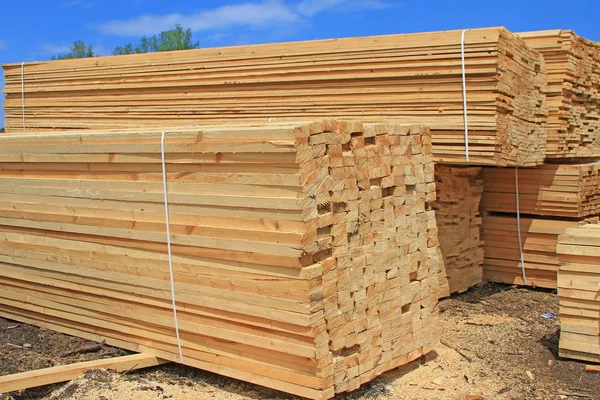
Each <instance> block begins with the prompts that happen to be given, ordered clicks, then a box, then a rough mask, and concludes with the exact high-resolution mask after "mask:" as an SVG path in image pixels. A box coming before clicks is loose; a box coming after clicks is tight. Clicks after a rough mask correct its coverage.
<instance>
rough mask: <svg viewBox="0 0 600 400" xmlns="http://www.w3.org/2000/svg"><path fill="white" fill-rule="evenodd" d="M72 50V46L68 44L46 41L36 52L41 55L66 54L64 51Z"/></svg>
mask: <svg viewBox="0 0 600 400" xmlns="http://www.w3.org/2000/svg"><path fill="white" fill-rule="evenodd" d="M70 51H71V46H70V45H68V44H53V43H46V44H43V45H41V46H40V49H39V51H37V52H36V54H39V55H48V54H50V55H58V54H64V53H68V52H70Z"/></svg>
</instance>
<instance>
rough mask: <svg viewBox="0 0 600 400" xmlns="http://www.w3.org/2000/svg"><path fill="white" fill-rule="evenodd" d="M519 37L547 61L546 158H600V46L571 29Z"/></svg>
mask: <svg viewBox="0 0 600 400" xmlns="http://www.w3.org/2000/svg"><path fill="white" fill-rule="evenodd" d="M518 35H519V36H521V37H522V38H523V39H524V40H525V42H526V43H527V45H528V46H530V47H531V48H533V49H536V50H538V51H539V52H540V53H541V54H542V55H543V57H544V60H545V61H546V67H547V70H548V84H547V89H546V96H547V103H548V149H547V155H546V157H547V158H549V159H559V160H560V159H562V158H565V157H578V158H579V157H600V90H598V88H599V87H600V67H599V65H600V44H598V43H596V42H592V41H590V40H587V39H584V38H582V37H580V36H577V35H576V34H575V32H573V31H570V30H551V31H536V32H524V33H519V34H518Z"/></svg>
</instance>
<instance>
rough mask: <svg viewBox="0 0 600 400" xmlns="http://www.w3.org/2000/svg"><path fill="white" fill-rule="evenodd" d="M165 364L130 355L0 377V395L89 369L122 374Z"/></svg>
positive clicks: (63, 379)
mask: <svg viewBox="0 0 600 400" xmlns="http://www.w3.org/2000/svg"><path fill="white" fill-rule="evenodd" d="M165 362H167V361H165V360H161V359H160V358H158V357H156V356H155V355H152V354H132V355H129V356H122V357H114V358H108V359H102V360H93V361H85V362H79V363H75V364H67V365H59V366H55V367H51V368H44V369H38V370H34V371H27V372H22V373H19V374H12V375H5V376H0V393H8V392H15V391H17V390H24V389H30V388H34V387H39V386H44V385H50V384H53V383H60V382H66V381H70V380H72V379H75V378H77V377H79V376H80V375H81V374H83V373H85V372H86V371H89V370H91V369H112V370H115V371H117V372H123V371H132V370H136V369H141V368H148V367H154V366H157V365H160V364H164V363H165Z"/></svg>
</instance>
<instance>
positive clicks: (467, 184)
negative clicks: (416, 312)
mask: <svg viewBox="0 0 600 400" xmlns="http://www.w3.org/2000/svg"><path fill="white" fill-rule="evenodd" d="M435 188H436V194H437V196H436V201H435V202H434V203H433V205H432V206H433V209H434V210H435V219H436V222H437V226H438V231H439V237H440V249H441V251H442V256H443V261H444V263H443V264H442V268H440V297H447V296H450V294H452V293H460V292H464V291H466V290H467V289H469V288H470V287H472V286H475V285H477V284H478V283H481V281H482V269H481V265H482V264H483V241H482V240H481V216H480V215H479V202H480V200H481V193H482V191H483V181H482V179H481V168H480V167H452V166H444V165H439V164H438V165H436V166H435Z"/></svg>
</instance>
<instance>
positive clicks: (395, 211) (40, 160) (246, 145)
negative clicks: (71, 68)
mask: <svg viewBox="0 0 600 400" xmlns="http://www.w3.org/2000/svg"><path fill="white" fill-rule="evenodd" d="M162 135H163V133H162V132H161V130H158V129H155V128H139V129H130V130H119V131H77V132H62V133H59V132H55V133H52V134H38V135H33V134H32V135H5V136H0V199H1V202H0V284H1V286H2V290H1V291H0V315H2V316H4V317H8V318H12V319H15V320H18V321H23V322H28V323H33V324H35V325H39V326H44V327H48V328H51V329H55V330H58V331H62V332H65V333H69V334H73V335H77V336H82V337H86V338H89V339H94V340H101V339H105V340H106V341H107V343H109V344H112V345H116V346H120V347H123V348H126V349H130V350H134V351H144V350H149V351H152V352H155V353H156V354H157V355H158V356H159V357H162V358H165V359H168V360H174V361H183V362H184V363H185V364H186V365H192V366H195V367H198V368H202V369H204V370H208V371H213V372H216V373H219V374H223V375H227V376H232V377H235V378H238V379H243V380H246V381H248V382H254V383H257V384H260V385H264V386H268V387H271V388H275V389H279V390H283V391H285V392H288V393H293V394H296V395H299V396H303V397H307V398H312V399H326V398H331V397H333V395H334V394H335V393H339V392H344V391H348V390H353V389H356V388H358V387H359V386H360V385H361V384H362V383H365V382H368V381H370V380H372V379H373V378H375V377H376V376H378V375H380V374H381V373H383V372H385V371H387V370H389V369H392V368H395V367H397V366H399V365H402V364H406V363H407V362H409V361H412V360H413V359H416V358H418V357H420V356H421V355H423V354H425V353H426V352H428V351H429V350H430V349H432V348H433V346H435V344H436V343H437V342H438V336H439V333H438V323H437V318H438V316H437V309H436V304H437V279H438V270H439V265H438V264H439V261H438V254H439V248H438V236H437V235H438V233H437V228H436V223H435V215H434V212H433V211H432V210H431V209H430V203H431V202H432V201H433V200H434V198H435V186H434V185H435V184H434V169H433V168H434V166H433V162H432V156H431V140H430V137H429V131H428V130H427V129H425V128H418V127H411V126H400V125H381V124H380V125H373V124H370V125H363V124H362V123H359V122H342V121H334V120H330V121H325V122H313V123H308V124H306V123H298V124H292V123H271V124H265V125H231V126H229V125H219V126H203V127H201V126H198V127H188V128H183V129H177V130H172V131H168V132H166V133H164V136H165V140H164V151H163V150H161V137H162ZM163 155H164V161H165V166H166V169H165V171H166V173H165V175H163V169H162V159H163ZM163 177H165V178H166V182H167V183H166V190H167V200H168V202H167V204H168V208H169V217H170V222H169V227H170V241H171V252H172V258H171V262H172V263H170V262H169V258H170V256H169V251H168V247H167V245H166V236H165V232H166V226H167V225H166V219H165V208H164V207H165V197H164V195H165V193H164V187H163ZM171 284H173V285H174V286H173V287H171ZM173 296H174V297H173ZM173 304H176V312H177V313H176V316H174V312H173V307H174V306H173ZM178 337H179V338H180V340H178ZM179 346H180V347H179ZM180 351H181V353H180ZM180 357H181V358H180Z"/></svg>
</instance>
